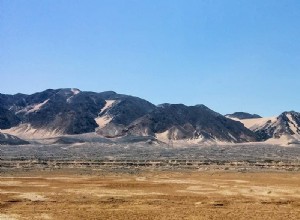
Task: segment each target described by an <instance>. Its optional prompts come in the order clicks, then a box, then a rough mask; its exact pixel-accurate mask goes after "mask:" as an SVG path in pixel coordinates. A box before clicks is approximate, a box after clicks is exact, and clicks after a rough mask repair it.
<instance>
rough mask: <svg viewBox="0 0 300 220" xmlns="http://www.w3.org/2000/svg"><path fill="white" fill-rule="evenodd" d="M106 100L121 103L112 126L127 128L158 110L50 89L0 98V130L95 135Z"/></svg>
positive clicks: (107, 96)
mask: <svg viewBox="0 0 300 220" xmlns="http://www.w3.org/2000/svg"><path fill="white" fill-rule="evenodd" d="M106 100H118V104H117V105H115V106H114V107H113V108H112V109H110V110H109V111H110V114H111V115H113V116H114V117H113V122H114V123H117V124H124V125H127V124H129V123H131V122H132V121H133V120H135V119H137V118H138V117H141V116H142V115H144V114H145V113H147V112H148V111H150V110H153V109H154V108H155V106H154V105H153V104H151V103H149V102H147V101H145V100H142V99H140V98H137V97H132V96H126V95H120V94H117V93H115V92H103V93H94V92H81V91H79V90H78V89H57V90H53V89H49V90H46V91H43V92H40V93H35V94H32V95H23V94H17V95H3V94H0V101H1V102H0V113H1V116H0V128H1V129H7V128H11V127H14V126H17V125H19V124H29V125H30V127H31V128H33V129H45V130H48V131H55V132H56V133H60V134H80V133H87V132H94V131H95V129H96V128H97V127H98V124H97V123H96V121H95V118H96V117H98V116H99V114H100V112H101V109H102V108H103V107H104V106H105V104H106Z"/></svg>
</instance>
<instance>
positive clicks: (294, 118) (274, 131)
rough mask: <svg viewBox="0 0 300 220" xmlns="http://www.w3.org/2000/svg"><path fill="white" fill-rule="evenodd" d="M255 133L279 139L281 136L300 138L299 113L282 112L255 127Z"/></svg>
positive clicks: (266, 137)
mask: <svg viewBox="0 0 300 220" xmlns="http://www.w3.org/2000/svg"><path fill="white" fill-rule="evenodd" d="M254 131H255V133H257V135H258V136H259V137H260V138H261V139H263V140H267V139H269V138H275V139H280V138H281V137H283V136H290V137H294V138H296V139H299V138H300V113H298V112H295V111H290V112H283V113H282V114H280V115H279V116H278V117H277V118H276V119H275V120H269V121H267V122H266V123H264V124H262V125H261V126H260V127H258V128H256V129H255V130H254Z"/></svg>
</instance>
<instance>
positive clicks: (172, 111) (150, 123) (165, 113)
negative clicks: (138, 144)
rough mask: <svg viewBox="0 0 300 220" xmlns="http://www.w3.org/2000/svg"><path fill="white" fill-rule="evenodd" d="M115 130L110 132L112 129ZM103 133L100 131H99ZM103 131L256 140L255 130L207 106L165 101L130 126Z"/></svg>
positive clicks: (105, 132)
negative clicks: (165, 102) (166, 102)
mask: <svg viewBox="0 0 300 220" xmlns="http://www.w3.org/2000/svg"><path fill="white" fill-rule="evenodd" d="M112 130H113V131H114V132H111V133H109V132H110V131H112ZM98 132H99V131H98ZM99 133H100V134H102V135H103V134H104V135H107V134H109V136H110V137H116V136H123V135H128V134H129V135H135V136H155V137H157V138H159V139H162V140H168V139H172V140H181V139H194V140H198V141H207V140H214V141H223V142H248V141H256V140H257V139H256V136H255V135H254V134H253V132H251V131H249V130H248V129H246V128H245V127H244V126H243V125H242V124H241V123H237V122H235V121H233V120H230V119H228V118H226V117H224V116H223V115H221V114H218V113H216V112H214V111H212V110H211V109H209V108H207V107H206V106H204V105H196V106H185V105H182V104H163V105H160V106H158V107H157V108H156V109H155V110H154V111H151V112H149V113H148V114H145V115H144V116H142V117H140V118H138V119H136V120H135V121H133V122H132V123H131V124H129V125H128V126H119V127H117V128H116V127H113V128H112V127H111V126H108V127H106V128H103V129H102V130H101V131H100V132H99Z"/></svg>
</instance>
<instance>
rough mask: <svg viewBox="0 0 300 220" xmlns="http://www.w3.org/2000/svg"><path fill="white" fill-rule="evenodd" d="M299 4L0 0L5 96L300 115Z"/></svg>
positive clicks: (290, 0) (1, 89)
mask: <svg viewBox="0 0 300 220" xmlns="http://www.w3.org/2000/svg"><path fill="white" fill-rule="evenodd" d="M299 11H300V1H299V0H281V1H279V0H277V1H276V0H251V1H250V0H228V1H224V0H181V1H179V0H95V1H91V0H81V1H78V0H48V1H47V0H0V79H1V86H0V93H7V94H15V93H18V92H21V93H27V94H30V93H33V92H38V91H42V90H45V89H47V88H66V87H67V88H70V87H72V88H73V87H75V88H79V89H81V90H88V91H96V92H101V91H106V90H114V91H116V92H118V93H124V94H130V95H134V96H139V97H141V98H145V99H147V100H149V101H151V102H153V103H154V104H160V103H165V102H170V103H183V104H186V105H195V104H205V105H207V106H208V107H210V108H212V109H213V110H215V111H218V112H220V113H223V114H225V113H231V112H234V111H247V112H251V113H258V114H261V115H263V116H271V115H277V114H279V113H281V112H283V111H285V110H295V111H300V99H299V92H298V89H299V87H300V13H299Z"/></svg>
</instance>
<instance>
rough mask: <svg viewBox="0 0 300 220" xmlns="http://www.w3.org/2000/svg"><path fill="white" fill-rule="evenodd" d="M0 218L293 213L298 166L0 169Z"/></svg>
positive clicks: (299, 208) (299, 188)
mask: <svg viewBox="0 0 300 220" xmlns="http://www.w3.org/2000/svg"><path fill="white" fill-rule="evenodd" d="M0 219H2V220H3V219H5V220H13V219H300V173H292V172H268V173H264V172H261V173H259V172H256V173H240V172H213V171H211V172H172V171H161V172H159V171H154V172H150V171H147V172H142V173H140V174H117V173H100V172H99V173H97V174H93V175H88V174H83V175H78V174H75V173H70V172H65V173H64V172H62V171H60V172H54V171H53V172H33V171H31V172H28V173H23V174H14V175H13V176H12V175H8V174H6V175H5V176H3V175H2V176H1V177H0Z"/></svg>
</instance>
